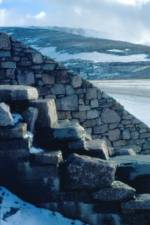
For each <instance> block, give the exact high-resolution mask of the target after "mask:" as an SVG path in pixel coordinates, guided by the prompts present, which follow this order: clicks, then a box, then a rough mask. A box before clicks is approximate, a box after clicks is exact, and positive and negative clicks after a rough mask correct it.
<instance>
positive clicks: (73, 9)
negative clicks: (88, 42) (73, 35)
mask: <svg viewBox="0 0 150 225" xmlns="http://www.w3.org/2000/svg"><path fill="white" fill-rule="evenodd" d="M32 25H34V26H66V27H81V28H86V29H94V30H97V31H98V32H99V35H100V36H101V37H103V38H111V39H119V40H126V41H132V42H138V43H150V0H0V26H32Z"/></svg>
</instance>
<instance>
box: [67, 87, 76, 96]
mask: <svg viewBox="0 0 150 225" xmlns="http://www.w3.org/2000/svg"><path fill="white" fill-rule="evenodd" d="M73 94H75V90H74V88H73V87H72V86H71V85H66V95H73Z"/></svg>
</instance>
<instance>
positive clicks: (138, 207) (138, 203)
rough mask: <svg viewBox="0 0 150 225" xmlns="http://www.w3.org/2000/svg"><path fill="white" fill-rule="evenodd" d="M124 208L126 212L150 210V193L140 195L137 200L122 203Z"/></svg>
mask: <svg viewBox="0 0 150 225" xmlns="http://www.w3.org/2000/svg"><path fill="white" fill-rule="evenodd" d="M122 210H123V212H125V213H135V212H141V211H148V212H150V194H143V195H138V196H137V197H136V199H135V200H130V201H128V202H126V203H122Z"/></svg>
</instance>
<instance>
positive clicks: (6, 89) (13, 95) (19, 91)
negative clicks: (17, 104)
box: [0, 85, 38, 102]
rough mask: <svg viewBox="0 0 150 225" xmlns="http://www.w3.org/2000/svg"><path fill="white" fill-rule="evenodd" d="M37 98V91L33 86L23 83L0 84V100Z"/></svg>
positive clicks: (11, 100)
mask: <svg viewBox="0 0 150 225" xmlns="http://www.w3.org/2000/svg"><path fill="white" fill-rule="evenodd" d="M37 98H38V91H37V89H36V88H34V87H30V86H23V85H0V101H4V102H13V101H29V100H35V99H37Z"/></svg>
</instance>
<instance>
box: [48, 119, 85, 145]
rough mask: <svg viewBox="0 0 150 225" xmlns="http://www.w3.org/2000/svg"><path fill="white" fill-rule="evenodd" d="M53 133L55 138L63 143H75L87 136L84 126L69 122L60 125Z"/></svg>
mask: <svg viewBox="0 0 150 225" xmlns="http://www.w3.org/2000/svg"><path fill="white" fill-rule="evenodd" d="M52 132H53V137H54V138H55V139H57V140H61V141H65V140H66V141H75V140H79V139H82V138H84V137H85V136H86V132H85V130H84V128H83V127H82V126H80V125H79V124H78V123H76V122H70V121H68V120H66V121H63V122H60V123H58V124H57V125H56V126H55V128H53V131H52Z"/></svg>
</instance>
